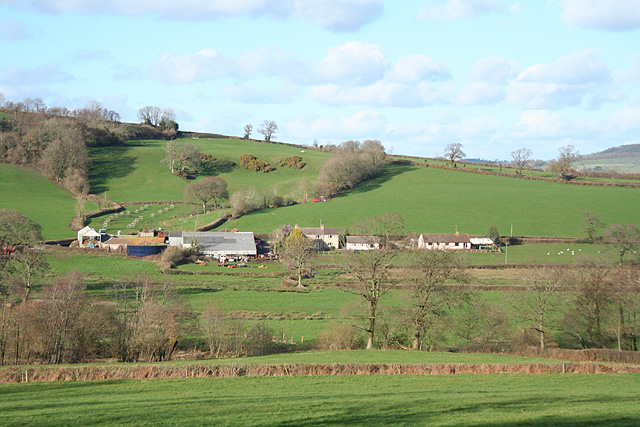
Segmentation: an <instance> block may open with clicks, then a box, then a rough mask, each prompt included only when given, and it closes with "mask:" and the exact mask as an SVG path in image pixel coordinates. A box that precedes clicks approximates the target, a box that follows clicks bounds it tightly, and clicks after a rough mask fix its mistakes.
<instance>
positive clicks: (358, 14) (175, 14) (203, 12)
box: [5, 0, 383, 31]
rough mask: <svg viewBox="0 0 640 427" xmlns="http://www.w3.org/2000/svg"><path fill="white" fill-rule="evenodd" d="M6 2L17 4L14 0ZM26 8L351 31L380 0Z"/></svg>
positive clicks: (109, 0) (89, 0) (112, 1)
mask: <svg viewBox="0 0 640 427" xmlns="http://www.w3.org/2000/svg"><path fill="white" fill-rule="evenodd" d="M5 2H6V3H15V4H17V5H21V2H20V1H18V0H5ZM29 6H30V7H32V8H34V9H36V10H40V11H45V12H50V13H100V14H102V13H111V14H119V15H127V16H141V15H149V14H151V15H157V16H161V17H163V18H166V19H178V20H194V21H202V20H212V19H219V18H223V17H231V16H243V15H250V16H275V17H277V18H280V19H292V18H293V19H301V20H304V21H307V22H310V23H312V24H314V25H317V26H320V27H322V28H326V29H329V30H335V31H355V30H358V29H359V28H361V27H362V26H364V25H366V24H368V23H369V22H372V21H374V20H375V19H377V18H379V17H380V15H381V14H382V12H383V1H382V0H234V1H229V0H186V1H182V2H180V1H174V0H153V1H152V0H140V1H130V0H100V1H95V0H32V1H30V2H29Z"/></svg>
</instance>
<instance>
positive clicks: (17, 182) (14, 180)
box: [0, 164, 76, 239]
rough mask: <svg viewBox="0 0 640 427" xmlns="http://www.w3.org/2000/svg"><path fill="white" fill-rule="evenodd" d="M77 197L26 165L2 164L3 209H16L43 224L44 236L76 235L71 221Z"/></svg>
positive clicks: (0, 199)
mask: <svg viewBox="0 0 640 427" xmlns="http://www.w3.org/2000/svg"><path fill="white" fill-rule="evenodd" d="M75 206H76V200H75V198H74V196H73V195H72V194H71V193H70V192H68V191H67V190H65V189H64V188H62V187H60V186H59V185H56V184H54V183H53V182H51V181H49V180H48V179H47V178H45V177H44V176H43V175H42V174H41V173H40V172H39V171H37V170H35V169H31V168H27V167H23V166H16V165H8V164H0V208H5V209H13V210H16V211H18V212H20V213H21V214H23V215H25V216H26V217H28V218H29V219H31V220H33V221H36V222H38V223H39V224H40V225H41V226H42V234H43V236H44V238H45V239H64V238H68V237H74V235H75V233H74V232H73V230H71V227H70V226H69V224H70V223H71V219H72V218H73V216H74V215H75V213H74V209H75Z"/></svg>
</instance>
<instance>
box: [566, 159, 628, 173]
mask: <svg viewBox="0 0 640 427" xmlns="http://www.w3.org/2000/svg"><path fill="white" fill-rule="evenodd" d="M597 166H600V167H601V168H602V169H603V172H604V171H615V172H617V173H640V159H637V158H635V159H633V158H619V159H597V160H596V159H594V160H580V161H579V162H576V163H575V165H574V167H575V168H576V169H593V168H595V167H597Z"/></svg>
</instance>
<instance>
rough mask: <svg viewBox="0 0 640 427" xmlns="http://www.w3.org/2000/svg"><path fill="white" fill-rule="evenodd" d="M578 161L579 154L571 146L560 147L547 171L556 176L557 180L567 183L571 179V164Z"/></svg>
mask: <svg viewBox="0 0 640 427" xmlns="http://www.w3.org/2000/svg"><path fill="white" fill-rule="evenodd" d="M579 159H580V153H579V152H578V151H577V150H576V149H575V147H574V146H573V145H565V146H562V147H560V150H559V153H558V157H556V159H555V160H554V161H553V162H551V163H550V164H549V166H548V167H547V170H549V171H550V172H552V173H553V174H555V175H556V177H557V178H558V179H561V180H563V181H568V180H570V179H571V178H573V170H574V169H573V167H572V166H571V164H572V163H573V162H575V161H576V160H579Z"/></svg>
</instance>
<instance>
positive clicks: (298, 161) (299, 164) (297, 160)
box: [278, 156, 307, 169]
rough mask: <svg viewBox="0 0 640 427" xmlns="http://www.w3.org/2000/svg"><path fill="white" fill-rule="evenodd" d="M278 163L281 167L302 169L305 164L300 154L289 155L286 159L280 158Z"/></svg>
mask: <svg viewBox="0 0 640 427" xmlns="http://www.w3.org/2000/svg"><path fill="white" fill-rule="evenodd" d="M278 164H279V165H280V166H281V167H284V166H289V167H290V168H293V169H302V168H304V167H305V166H306V165H307V164H306V163H305V162H304V161H303V160H302V157H300V156H289V157H287V158H286V159H283V160H280V163H278Z"/></svg>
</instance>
